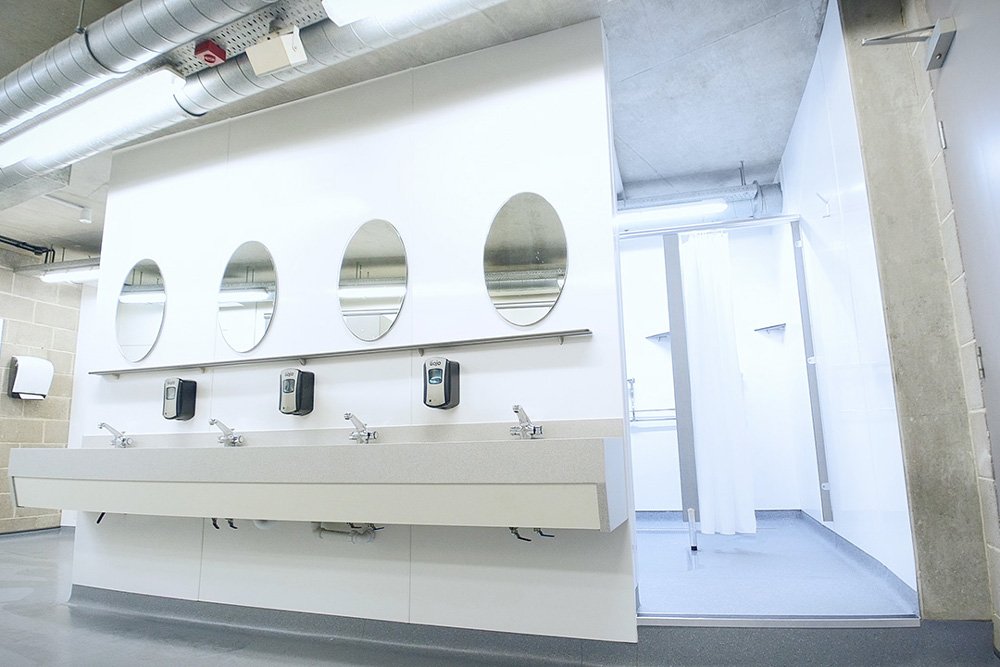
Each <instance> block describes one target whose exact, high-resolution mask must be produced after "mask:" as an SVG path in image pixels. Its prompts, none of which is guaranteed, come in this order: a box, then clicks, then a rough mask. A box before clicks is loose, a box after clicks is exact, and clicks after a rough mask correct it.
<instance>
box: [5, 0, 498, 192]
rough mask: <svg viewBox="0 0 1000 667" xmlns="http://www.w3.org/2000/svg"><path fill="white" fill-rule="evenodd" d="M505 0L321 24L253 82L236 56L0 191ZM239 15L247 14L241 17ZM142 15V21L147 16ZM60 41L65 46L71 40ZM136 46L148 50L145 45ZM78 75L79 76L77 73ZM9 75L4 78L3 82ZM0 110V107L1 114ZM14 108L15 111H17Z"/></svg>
mask: <svg viewBox="0 0 1000 667" xmlns="http://www.w3.org/2000/svg"><path fill="white" fill-rule="evenodd" d="M504 1H505V0H444V1H442V2H438V3H436V6H435V7H434V8H433V9H425V10H421V11H418V12H414V13H411V14H410V15H408V16H406V17H405V18H397V19H393V20H380V19H377V18H369V19H364V20H361V21H358V22H356V23H352V24H351V25H349V26H345V27H338V26H337V25H336V24H335V23H333V22H332V21H330V20H323V21H320V22H318V23H315V24H313V25H310V26H308V27H306V28H302V29H301V31H300V33H299V36H300V37H301V39H302V44H303V47H304V48H305V51H306V54H307V57H308V60H307V62H306V63H305V64H304V65H302V66H299V67H296V68H291V69H287V70H283V71H280V72H276V73H274V74H269V75H265V76H260V77H258V76H257V75H255V74H254V72H253V68H252V67H251V66H250V61H249V59H248V58H247V56H246V54H242V53H241V54H239V55H238V56H237V57H234V58H230V59H229V60H227V61H226V62H225V63H223V64H221V65H219V66H217V67H213V68H210V69H205V70H202V71H200V72H197V73H195V74H192V75H191V76H189V77H188V78H187V79H186V82H185V84H184V86H183V88H182V89H181V91H179V92H178V93H177V94H176V95H175V100H176V102H177V105H178V106H177V107H176V109H170V110H164V111H163V112H160V113H159V114H158V115H157V116H156V117H150V118H139V119H130V118H123V119H122V121H121V123H120V125H119V127H118V128H116V131H115V132H114V135H113V136H102V137H85V138H81V139H79V140H77V141H75V142H74V141H73V139H72V137H70V138H67V145H66V146H65V149H64V150H63V151H61V152H60V154H59V155H54V156H48V157H45V158H43V159H39V158H29V159H25V160H23V161H21V162H19V163H18V164H15V165H11V166H10V167H6V168H3V169H0V192H2V191H3V190H5V189H7V188H10V187H12V186H14V185H16V184H18V183H20V182H22V181H24V180H27V179H29V178H32V177H35V176H40V175H43V174H46V173H48V172H50V171H53V170H55V169H59V168H61V167H65V166H67V165H70V164H72V163H74V162H76V161H78V160H81V159H83V158H85V157H89V156H91V155H95V154H97V153H100V152H102V151H105V150H110V149H112V148H116V147H118V146H121V145H123V144H125V143H128V142H129V141H134V140H135V139H139V138H141V137H143V136H146V135H148V134H152V133H153V132H156V131H158V130H161V129H164V128H166V127H169V126H171V125H174V124H177V123H179V122H181V121H183V120H186V119H189V118H190V117H191V116H197V115H202V114H205V113H208V112H209V111H213V110H216V109H219V108H221V107H223V106H225V105H227V104H231V103H233V102H236V101H239V100H242V99H243V98H246V97H249V96H251V95H254V94H255V93H259V92H262V91H264V90H268V89H271V88H274V87H277V86H280V85H281V84H283V83H285V82H286V81H291V80H293V79H297V78H299V77H301V76H304V75H306V74H310V73H312V72H315V71H317V70H319V69H322V68H324V67H329V66H331V65H334V64H337V63H340V62H343V61H345V60H348V59H350V58H353V57H355V56H358V55H362V54H366V53H369V52H371V51H374V50H375V49H378V48H382V47H384V46H387V45H389V44H392V43H394V42H397V41H400V40H403V39H406V38H408V37H412V36H414V35H417V34H419V33H422V32H426V31H428V30H431V29H433V28H436V27H439V26H441V25H444V24H446V23H449V22H451V21H454V20H457V19H460V18H463V17H466V16H469V15H471V14H474V13H477V12H480V11H482V10H483V9H487V8H489V7H491V6H494V5H498V4H502V3H503V2H504ZM158 3H159V4H164V5H173V4H184V5H187V4H202V3H201V2H199V1H198V0H186V1H185V2H183V3H180V2H179V0H158ZM153 4H157V3H156V2H155V1H154V0H134V1H133V2H132V3H130V4H129V5H126V6H125V7H122V8H121V9H120V10H118V12H115V13H114V14H110V15H108V17H105V19H102V20H101V21H98V23H101V22H102V21H105V20H106V19H109V17H111V16H113V15H115V14H119V13H121V16H120V17H119V18H117V19H115V21H109V22H108V25H107V28H106V29H102V30H101V31H98V30H95V31H94V33H93V35H91V34H90V28H88V38H89V39H91V40H94V41H97V40H98V39H99V35H104V36H105V39H106V38H107V35H108V34H109V31H113V29H114V26H115V25H116V21H124V20H125V18H126V17H125V14H126V13H128V14H129V15H130V16H131V14H132V12H135V11H137V10H135V9H132V10H131V11H129V8H130V7H133V6H139V7H140V8H144V7H145V6H146V5H153ZM206 4H217V5H227V6H236V5H238V6H241V7H242V8H244V9H245V8H246V7H247V6H260V5H263V4H267V3H266V2H263V0H257V1H256V2H250V1H249V0H247V1H245V2H239V1H238V0H228V1H227V2H222V1H221V0H219V1H217V2H215V3H206ZM234 11H235V10H234ZM168 13H169V12H168ZM243 13H247V12H246V11H244V12H243ZM147 15H149V13H148V12H147ZM171 15H172V14H171ZM95 25H96V24H95ZM66 41H67V42H72V41H73V38H70V40H66ZM133 42H134V44H136V45H138V44H139V42H137V41H135V40H134V39H133ZM108 44H110V42H108V43H106V44H102V45H101V46H100V47H95V46H94V45H93V44H91V48H90V51H93V52H95V53H96V52H100V53H105V52H106V51H107V49H108V48H109V47H108ZM61 46H62V45H59V46H57V47H55V48H60V47H61ZM63 48H69V47H68V46H67V47H63ZM111 48H114V46H111ZM121 48H124V46H121ZM142 48H143V49H147V50H148V48H147V47H146V46H144V47H142ZM171 48H172V47H171ZM53 50H55V49H53ZM114 50H115V51H118V50H117V48H114ZM119 53H120V52H119ZM155 55H156V54H152V55H149V56H148V57H147V58H146V62H148V61H149V60H151V59H152V58H154V57H155ZM54 57H55V56H54V55H51V52H46V53H43V54H42V55H40V56H38V57H37V58H35V60H33V61H32V62H31V63H29V64H28V65H25V66H24V67H22V68H21V69H19V70H17V72H14V73H13V74H11V75H10V76H14V75H15V74H18V73H19V72H20V71H21V70H22V69H24V68H25V67H29V66H30V65H32V63H35V62H37V61H42V62H43V63H44V62H46V61H48V60H50V59H53V58H54ZM137 58H138V54H137V53H136V51H135V50H134V49H133V50H131V51H129V55H128V56H125V55H122V56H121V58H119V59H117V60H115V61H114V62H113V63H111V64H112V66H116V67H121V66H123V65H124V64H126V63H129V62H136V63H137V62H138V60H137ZM101 67H102V68H104V69H105V70H109V69H110V68H108V67H104V65H101ZM91 69H93V67H91ZM81 71H84V70H83V69H82V68H81ZM10 76H8V77H7V78H10ZM109 76H110V75H109ZM4 81H6V79H5V80H4ZM2 108H3V107H0V109H2ZM20 108H21V107H18V109H20Z"/></svg>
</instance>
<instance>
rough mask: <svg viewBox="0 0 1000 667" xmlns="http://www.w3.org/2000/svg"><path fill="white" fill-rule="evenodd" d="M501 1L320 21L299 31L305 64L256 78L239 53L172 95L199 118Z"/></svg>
mask: <svg viewBox="0 0 1000 667" xmlns="http://www.w3.org/2000/svg"><path fill="white" fill-rule="evenodd" d="M502 1H503V0H448V1H446V2H437V3H435V4H436V6H435V7H434V8H433V9H423V10H420V9H416V8H415V9H414V10H413V11H412V12H411V13H410V14H408V15H407V16H406V17H405V18H397V19H395V20H377V19H373V18H371V19H365V20H362V21H358V22H356V23H352V24H350V25H348V26H344V27H338V26H337V24H335V23H334V22H333V21H329V20H326V21H320V22H319V23H314V24H313V25H311V26H308V27H305V28H302V29H301V31H300V32H299V37H300V38H301V39H302V46H303V47H304V48H305V51H306V55H307V56H308V60H307V61H306V62H305V64H303V65H300V66H298V67H294V68H289V69H286V70H282V71H280V72H275V73H274V74H266V75H264V76H257V75H256V74H254V71H253V68H252V67H250V61H249V60H248V59H247V57H246V55H245V54H240V56H239V57H237V58H231V59H230V60H227V61H226V62H224V63H223V64H221V65H219V66H218V67H213V68H211V69H206V70H202V71H200V72H198V73H196V74H193V75H191V76H190V77H188V80H187V83H186V84H185V85H184V89H183V90H182V91H181V92H180V93H178V94H177V96H176V97H177V102H178V104H180V105H181V107H182V108H184V110H185V111H187V112H188V113H191V114H194V115H202V114H205V113H208V112H209V111H213V110H215V109H218V108H220V107H223V106H225V105H227V104H231V103H232V102H236V101H238V100H240V99H242V98H244V97H247V96H249V95H253V94H254V93H259V92H261V91H264V90H268V89H270V88H275V87H276V86H280V85H281V84H283V83H285V82H286V81H291V80H292V79H297V78H299V77H300V76H303V75H306V74H310V73H312V72H315V71H317V70H320V69H323V68H324V67H330V66H331V65H336V64H337V63H341V62H343V61H345V60H348V59H350V58H353V57H355V56H359V55H363V54H365V53H369V52H371V51H375V50H376V49H380V48H382V47H385V46H388V45H389V44H392V43H394V42H398V41H400V40H403V39H407V38H408V37H413V36H414V35H417V34H419V33H422V32H426V31H428V30H431V29H433V28H437V27H438V26H441V25H444V24H446V23H450V22H451V21H454V20H457V19H460V18H463V17H465V16H468V15H470V14H473V13H475V12H477V11H480V10H481V9H486V8H488V7H490V6H492V5H498V4H501V2H502Z"/></svg>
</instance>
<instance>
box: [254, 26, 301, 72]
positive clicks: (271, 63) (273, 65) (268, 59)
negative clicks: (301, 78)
mask: <svg viewBox="0 0 1000 667" xmlns="http://www.w3.org/2000/svg"><path fill="white" fill-rule="evenodd" d="M246 54H247V58H249V59H250V66H251V67H253V72H254V74H256V75H257V76H264V75H265V74H270V73H271V72H277V71H278V70H282V69H285V68H287V67H294V66H296V65H301V64H302V63H304V62H305V61H306V50H305V47H303V46H302V39H301V38H300V37H299V28H298V26H292V28H291V29H290V30H283V31H280V32H272V33H271V34H269V35H268V36H267V37H265V38H264V39H263V40H262V41H260V42H257V43H256V44H254V45H253V46H251V47H248V48H247V50H246Z"/></svg>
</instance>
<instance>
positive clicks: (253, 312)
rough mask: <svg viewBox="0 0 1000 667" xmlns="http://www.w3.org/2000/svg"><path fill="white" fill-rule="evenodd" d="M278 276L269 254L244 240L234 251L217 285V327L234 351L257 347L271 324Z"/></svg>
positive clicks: (257, 244)
mask: <svg viewBox="0 0 1000 667" xmlns="http://www.w3.org/2000/svg"><path fill="white" fill-rule="evenodd" d="M277 293H278V282H277V276H276V274H275V270H274V261H273V260H272V259H271V253H269V252H268V251H267V248H265V247H264V245H263V244H261V243H258V242H257V241H247V242H246V243H244V244H243V245H241V246H240V247H239V248H237V249H236V252H234V253H233V256H232V257H230V258H229V264H227V265H226V271H225V273H224V274H223V275H222V283H221V284H220V285H219V330H220V331H221V332H222V337H223V338H224V339H225V341H226V344H228V345H229V347H231V348H233V349H234V350H236V351H237V352H249V351H250V350H252V349H253V348H255V347H257V344H258V343H260V341H261V340H262V339H263V338H264V334H265V333H267V328H268V327H269V326H270V325H271V317H272V315H273V314H274V300H275V298H276V296H277Z"/></svg>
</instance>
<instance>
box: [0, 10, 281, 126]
mask: <svg viewBox="0 0 1000 667" xmlns="http://www.w3.org/2000/svg"><path fill="white" fill-rule="evenodd" d="M273 2H275V0H133V1H132V2H130V3H129V4H127V5H124V6H122V7H119V8H118V9H116V10H115V11H113V12H111V13H110V14H108V15H106V16H104V17H102V18H101V19H99V20H97V21H95V22H94V23H92V24H90V25H89V26H87V28H86V30H85V31H84V32H83V33H82V34H80V33H75V34H73V35H72V36H70V37H68V38H67V39H64V40H63V41H62V42H60V43H58V44H56V45H55V46H54V47H52V48H51V49H49V50H48V51H46V52H45V53H42V54H41V55H39V56H37V57H35V58H34V59H33V60H31V61H30V62H28V63H25V64H24V65H22V66H21V67H19V68H18V69H16V70H14V71H13V72H11V73H10V74H8V75H7V76H5V77H4V78H3V79H2V80H0V134H3V133H5V132H8V131H10V130H11V129H14V128H16V127H18V126H19V125H21V124H22V123H24V122H26V121H27V120H30V119H31V118H33V117H35V116H37V115H38V114H40V113H42V112H44V111H46V110H48V109H51V108H52V107H54V106H56V105H58V104H61V103H64V102H66V101H68V100H70V99H72V98H74V97H76V96H78V95H81V94H83V93H84V92H86V91H88V90H91V89H93V88H95V87H96V86H98V85H100V84H102V83H105V82H106V81H110V80H112V79H114V78H117V77H119V76H121V75H122V74H126V73H128V72H130V71H132V70H134V69H135V68H137V67H139V66H140V65H143V64H146V63H148V62H150V61H151V60H154V59H155V58H157V57H159V56H161V55H163V54H165V53H168V52H169V51H172V50H173V49H175V48H177V47H178V46H181V45H182V44H187V43H188V42H191V41H193V40H195V39H197V38H198V37H200V36H201V35H204V34H206V33H209V32H212V31H214V30H217V29H219V28H221V27H223V26H226V25H228V24H230V23H232V22H233V21H235V20H237V19H239V18H240V17H242V16H246V15H247V14H250V13H251V12H254V11H257V10H258V9H260V8H262V7H264V6H266V5H269V4H271V3H273Z"/></svg>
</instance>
